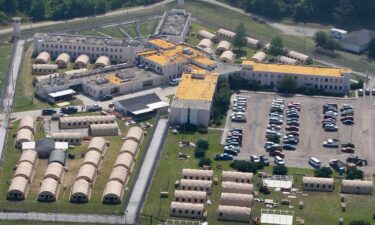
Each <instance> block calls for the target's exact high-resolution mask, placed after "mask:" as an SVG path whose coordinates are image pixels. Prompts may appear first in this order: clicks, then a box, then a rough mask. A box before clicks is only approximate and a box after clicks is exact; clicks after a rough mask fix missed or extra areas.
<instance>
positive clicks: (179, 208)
mask: <svg viewBox="0 0 375 225" xmlns="http://www.w3.org/2000/svg"><path fill="white" fill-rule="evenodd" d="M171 216H175V217H184V218H202V217H203V216H204V205H203V204H193V203H183V202H171Z"/></svg>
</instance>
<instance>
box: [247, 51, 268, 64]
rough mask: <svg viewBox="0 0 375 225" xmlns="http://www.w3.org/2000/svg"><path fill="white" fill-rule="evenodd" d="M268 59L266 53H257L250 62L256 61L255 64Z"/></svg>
mask: <svg viewBox="0 0 375 225" xmlns="http://www.w3.org/2000/svg"><path fill="white" fill-rule="evenodd" d="M266 58H267V55H266V53H264V52H257V53H255V54H254V55H253V56H252V57H251V58H250V60H252V61H254V62H263V61H264V60H266Z"/></svg>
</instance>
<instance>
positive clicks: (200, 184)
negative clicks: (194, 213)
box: [180, 179, 212, 193]
mask: <svg viewBox="0 0 375 225" xmlns="http://www.w3.org/2000/svg"><path fill="white" fill-rule="evenodd" d="M211 188H212V181H208V180H187V179H181V181H180V189H181V190H185V191H206V192H208V193H211Z"/></svg>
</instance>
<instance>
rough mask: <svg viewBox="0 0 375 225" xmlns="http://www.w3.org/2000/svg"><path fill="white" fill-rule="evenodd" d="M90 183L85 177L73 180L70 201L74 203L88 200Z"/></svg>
mask: <svg viewBox="0 0 375 225" xmlns="http://www.w3.org/2000/svg"><path fill="white" fill-rule="evenodd" d="M90 191H91V187H90V183H89V182H88V181H87V180H85V179H79V180H76V181H74V184H73V187H72V192H71V195H70V201H71V202H76V203H84V202H88V201H90Z"/></svg>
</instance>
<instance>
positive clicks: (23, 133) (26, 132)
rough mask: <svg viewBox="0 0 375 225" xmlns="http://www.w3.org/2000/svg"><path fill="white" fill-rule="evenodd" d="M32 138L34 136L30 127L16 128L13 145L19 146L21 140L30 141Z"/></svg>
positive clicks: (20, 145)
mask: <svg viewBox="0 0 375 225" xmlns="http://www.w3.org/2000/svg"><path fill="white" fill-rule="evenodd" d="M33 138H34V135H33V132H32V131H31V130H30V129H27V128H26V129H25V128H23V129H20V130H18V132H17V136H16V143H15V147H16V148H21V147H22V143H23V142H30V141H32V140H33Z"/></svg>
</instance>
